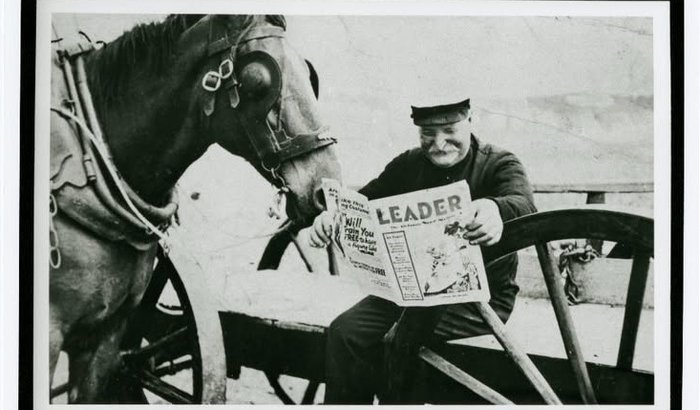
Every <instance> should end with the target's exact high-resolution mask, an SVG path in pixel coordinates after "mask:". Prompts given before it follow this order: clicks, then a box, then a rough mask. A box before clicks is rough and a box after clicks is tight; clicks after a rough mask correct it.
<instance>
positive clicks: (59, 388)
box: [50, 382, 71, 399]
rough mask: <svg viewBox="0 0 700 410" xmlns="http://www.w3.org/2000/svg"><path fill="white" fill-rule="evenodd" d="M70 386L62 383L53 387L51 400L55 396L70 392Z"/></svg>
mask: <svg viewBox="0 0 700 410" xmlns="http://www.w3.org/2000/svg"><path fill="white" fill-rule="evenodd" d="M70 387H71V384H70V383H69V382H66V383H63V384H61V385H60V386H57V387H54V388H53V389H51V396H50V397H51V398H52V399H53V398H54V397H56V396H60V395H62V394H63V393H66V392H68V390H70Z"/></svg>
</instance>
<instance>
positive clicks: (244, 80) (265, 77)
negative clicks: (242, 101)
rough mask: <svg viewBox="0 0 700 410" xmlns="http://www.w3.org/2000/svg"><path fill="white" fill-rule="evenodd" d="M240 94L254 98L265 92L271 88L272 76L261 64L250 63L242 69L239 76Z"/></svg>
mask: <svg viewBox="0 0 700 410" xmlns="http://www.w3.org/2000/svg"><path fill="white" fill-rule="evenodd" d="M239 81H240V83H241V94H243V96H248V97H255V96H259V95H260V94H262V93H264V92H266V91H267V90H268V89H269V88H270V87H271V86H272V74H271V73H270V70H268V69H267V67H265V65H264V64H261V63H256V62H253V63H250V64H248V65H246V66H245V67H243V69H242V70H241V74H240V76H239Z"/></svg>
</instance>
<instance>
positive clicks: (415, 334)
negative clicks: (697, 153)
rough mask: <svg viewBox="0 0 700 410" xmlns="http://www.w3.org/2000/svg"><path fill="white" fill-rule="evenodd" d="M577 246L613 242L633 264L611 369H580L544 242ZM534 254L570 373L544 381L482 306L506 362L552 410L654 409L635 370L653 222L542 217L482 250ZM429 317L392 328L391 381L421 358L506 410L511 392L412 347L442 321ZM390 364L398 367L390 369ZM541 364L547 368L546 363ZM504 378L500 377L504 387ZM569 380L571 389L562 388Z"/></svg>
mask: <svg viewBox="0 0 700 410" xmlns="http://www.w3.org/2000/svg"><path fill="white" fill-rule="evenodd" d="M578 238H581V239H583V238H585V239H597V240H602V241H610V242H616V243H618V244H624V246H625V247H626V249H630V250H632V255H633V261H632V264H631V265H632V266H631V273H630V280H629V286H628V291H627V298H626V304H625V312H624V320H623V325H622V334H621V338H620V344H619V350H618V359H617V364H616V366H615V367H610V366H604V365H594V364H591V363H586V362H585V361H584V357H583V354H582V347H581V345H580V343H579V340H578V336H577V334H576V329H575V326H574V323H573V321H572V318H571V314H570V312H569V307H568V303H567V298H566V296H565V294H564V288H563V286H562V283H561V277H560V274H559V270H558V267H557V264H556V263H555V262H554V260H553V258H552V254H551V251H550V247H549V242H551V241H557V240H565V239H578ZM531 246H534V247H535V249H536V251H537V256H538V260H539V263H540V267H541V269H542V273H543V275H544V279H545V283H546V286H547V290H548V292H549V296H550V299H551V303H552V306H553V308H554V313H555V316H556V319H557V323H558V327H559V331H560V334H561V336H562V340H563V343H564V347H565V350H566V354H567V357H568V362H569V369H568V371H567V370H566V369H565V368H564V367H561V366H560V367H558V368H557V370H556V371H552V370H551V366H550V369H548V371H547V372H546V374H545V372H544V371H542V372H540V370H539V369H538V368H537V366H535V364H534V360H532V359H531V358H530V357H529V356H528V355H527V354H525V352H524V351H523V350H522V349H520V348H519V347H518V346H517V344H516V343H514V341H513V340H512V339H511V338H510V336H509V335H508V334H507V331H506V329H505V326H503V324H502V323H501V322H500V319H498V317H497V316H496V315H495V313H494V312H493V310H492V308H491V307H490V306H489V305H488V304H487V303H480V304H479V306H478V308H479V310H480V312H481V313H482V316H483V317H484V320H485V321H486V322H487V323H488V324H489V325H491V327H492V328H493V330H494V336H496V339H497V340H498V341H499V342H500V343H501V345H502V346H503V347H504V349H505V350H506V353H507V354H508V356H509V357H510V359H511V360H512V361H513V362H515V363H516V364H517V366H518V367H519V368H520V370H521V371H522V373H523V374H524V375H525V376H526V378H527V380H528V381H529V382H530V384H532V385H533V386H534V387H535V389H536V390H537V392H538V393H539V395H540V396H541V397H542V398H544V401H545V402H547V403H550V404H556V403H560V398H561V399H562V400H564V399H565V400H564V401H566V402H571V403H585V404H595V403H598V402H601V403H615V402H622V403H630V402H633V403H636V404H638V403H653V374H652V375H649V374H640V373H639V372H634V371H633V370H632V359H633V357H634V351H635V345H636V339H637V330H638V327H639V322H640V315H641V311H642V300H643V297H644V290H645V287H646V281H647V274H648V268H649V262H650V258H653V255H654V222H653V220H652V219H650V218H647V217H644V216H640V215H635V214H631V213H627V212H619V211H613V210H606V209H602V208H600V207H590V206H589V207H581V208H577V209H566V210H556V211H547V212H540V213H536V214H532V215H528V216H525V217H522V218H518V219H515V220H512V221H509V222H507V223H506V224H505V226H504V230H503V236H502V239H501V241H500V242H499V243H498V244H497V245H495V246H493V247H490V248H483V249H482V250H483V253H484V256H485V257H486V258H487V259H489V260H492V261H494V260H497V259H498V258H500V257H503V256H505V255H508V254H511V253H513V252H516V251H519V250H522V249H525V248H528V247H531ZM431 309H433V308H427V309H426V308H423V309H416V308H409V309H406V312H405V313H404V315H403V317H402V318H401V320H400V321H399V324H398V325H397V328H398V331H397V329H393V331H394V332H395V334H393V335H392V340H391V343H390V344H389V346H390V347H389V348H388V351H389V352H390V353H391V355H393V356H396V357H395V358H392V359H390V360H389V362H390V363H389V367H390V369H392V370H394V371H393V372H392V373H393V374H396V373H401V371H402V369H401V366H402V363H403V362H404V361H405V360H406V355H407V354H415V353H418V355H419V356H420V358H421V359H422V360H423V361H424V362H425V363H427V364H428V365H430V366H432V367H434V368H436V369H437V370H438V371H440V372H441V373H443V374H445V375H447V376H448V377H450V378H451V379H453V380H454V381H456V382H457V383H459V384H461V385H462V386H465V387H467V388H468V389H470V390H471V391H472V392H474V393H476V394H477V395H478V396H480V397H481V398H482V399H485V400H487V401H489V402H491V403H500V404H506V403H510V401H509V400H508V399H507V398H506V397H505V396H507V395H508V393H512V392H509V391H507V390H502V391H498V389H497V388H496V389H494V388H492V387H493V386H488V385H487V384H488V383H484V382H482V381H480V380H479V377H482V378H483V377H484V375H483V374H485V373H486V372H482V373H483V374H479V371H478V370H477V369H474V370H473V372H472V369H470V372H472V374H467V373H466V372H465V371H464V370H463V369H460V368H458V367H457V366H455V365H454V364H453V363H450V361H449V360H446V359H445V358H443V357H441V356H440V355H439V354H437V353H435V352H434V351H433V350H431V349H427V348H425V347H419V346H415V345H414V346H411V345H412V340H417V339H420V337H421V335H420V332H425V331H426V329H428V330H427V331H432V329H433V328H434V326H435V324H436V323H437V320H439V315H437V314H430V313H431V312H430V311H431ZM402 355H403V357H401V356H402ZM494 357H495V356H494ZM392 362H393V363H394V366H395V367H393V368H392V367H391V366H392ZM539 362H540V363H544V360H541V361H539ZM494 365H495V364H494ZM409 371H410V370H409ZM392 373H389V374H392ZM567 373H568V374H567ZM474 376H477V377H474ZM503 378H504V377H503V376H501V379H503ZM571 379H573V380H574V381H575V383H570V382H569V383H567V381H568V380H571ZM489 381H490V382H494V383H495V384H498V385H499V386H500V387H501V388H502V389H507V387H503V386H507V385H508V383H500V382H499V380H498V379H497V378H491V379H490V380H489ZM391 383H392V381H391V380H390V387H389V389H390V397H391V401H392V402H404V401H406V400H412V399H411V396H410V392H409V393H408V394H409V395H408V396H406V394H407V393H406V389H405V387H406V383H408V381H407V380H406V379H405V378H404V379H403V380H402V379H401V378H400V377H399V378H397V379H396V380H395V381H394V382H393V384H394V385H393V386H391ZM611 386H614V387H611ZM511 387H512V386H511ZM502 394H503V395H502ZM530 397H531V396H530Z"/></svg>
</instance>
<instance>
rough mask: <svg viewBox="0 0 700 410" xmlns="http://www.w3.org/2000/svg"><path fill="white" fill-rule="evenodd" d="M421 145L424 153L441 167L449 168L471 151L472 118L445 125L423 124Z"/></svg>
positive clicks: (421, 127)
mask: <svg viewBox="0 0 700 410" xmlns="http://www.w3.org/2000/svg"><path fill="white" fill-rule="evenodd" d="M419 128H420V146H421V149H422V150H423V153H424V155H425V156H426V157H427V158H428V159H429V160H430V162H432V163H433V164H435V166H438V167H440V168H449V167H451V166H453V165H455V164H457V163H458V162H459V161H461V160H463V159H464V158H465V157H466V156H467V153H468V152H469V143H470V136H471V131H472V127H471V118H467V119H466V120H464V121H460V122H455V123H452V124H445V125H422V126H420V127H419Z"/></svg>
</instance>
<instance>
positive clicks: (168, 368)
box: [153, 359, 194, 377]
mask: <svg viewBox="0 0 700 410" xmlns="http://www.w3.org/2000/svg"><path fill="white" fill-rule="evenodd" d="M193 367H194V363H193V361H192V359H187V360H183V361H181V362H177V363H175V362H169V363H168V364H166V365H163V366H160V367H158V368H157V369H155V370H153V374H154V375H156V376H158V377H162V376H169V375H173V374H175V373H177V372H180V371H182V370H187V369H192V368H193Z"/></svg>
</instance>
